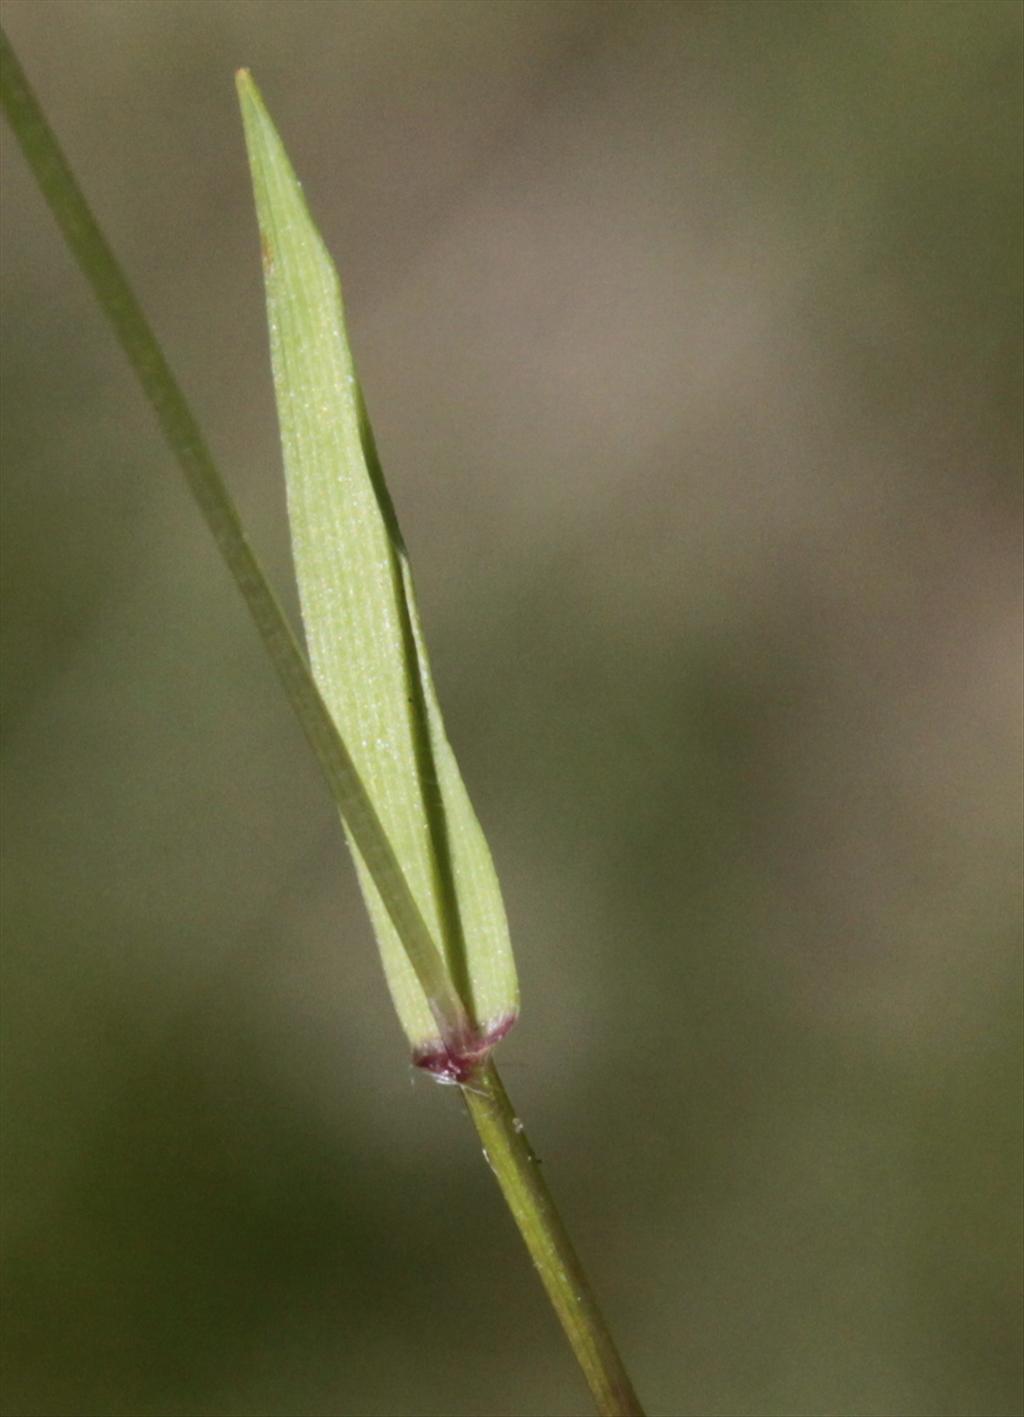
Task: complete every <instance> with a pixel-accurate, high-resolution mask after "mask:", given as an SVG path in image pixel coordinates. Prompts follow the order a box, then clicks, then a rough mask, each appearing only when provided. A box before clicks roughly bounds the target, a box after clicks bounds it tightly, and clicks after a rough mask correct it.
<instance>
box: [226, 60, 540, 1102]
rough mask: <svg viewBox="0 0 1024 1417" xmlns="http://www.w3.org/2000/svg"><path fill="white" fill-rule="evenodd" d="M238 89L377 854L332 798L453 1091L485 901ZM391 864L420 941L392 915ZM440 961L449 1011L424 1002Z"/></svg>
mask: <svg viewBox="0 0 1024 1417" xmlns="http://www.w3.org/2000/svg"><path fill="white" fill-rule="evenodd" d="M238 90H239V96H240V99H241V104H242V116H243V120H244V124H245V137H246V145H247V148H248V152H249V164H250V167H251V169H252V179H253V189H254V192H255V198H256V211H257V216H258V219H259V228H260V239H261V245H262V250H263V270H264V275H265V279H266V288H267V309H268V316H269V323H270V349H271V360H272V364H273V371H274V386H275V390H276V394H277V408H278V417H279V421H280V425H281V442H282V445H283V449H284V464H285V476H286V480H287V487H288V517H289V522H290V525H291V536H292V547H293V554H294V558H295V569H296V574H297V577H298V583H299V593H300V599H301V603H302V618H303V622H304V625H305V630H306V639H307V643H308V645H309V652H310V659H311V662H312V667H313V673H314V676H315V678H316V680H317V683H318V685H319V688H320V691H321V693H322V694H323V696H324V699H325V700H326V702H327V705H328V707H329V709H330V710H331V713H332V714H333V716H334V718H335V721H336V723H337V725H338V728H339V731H340V733H341V736H342V738H343V739H344V741H345V743H346V744H347V746H348V750H349V753H350V755H351V757H352V760H353V762H354V764H355V768H356V770H357V772H358V774H359V777H360V778H361V780H362V784H363V786H364V787H365V789H366V793H367V794H368V796H369V798H370V801H371V802H372V804H373V806H374V808H375V809H376V815H377V818H378V819H379V822H380V826H381V827H382V828H383V831H384V834H385V835H386V837H387V839H388V840H387V842H386V843H384V847H385V848H387V847H388V845H389V846H390V850H387V849H385V850H383V851H382V852H377V853H375V852H374V850H373V849H372V848H373V845H374V843H373V842H372V841H368V840H367V839H366V838H365V836H361V835H360V833H359V831H358V830H357V824H356V823H354V822H353V821H352V820H351V819H350V817H349V814H348V813H347V812H346V810H345V807H344V805H343V807H342V818H343V821H344V822H345V828H346V833H347V834H348V838H349V844H350V845H351V847H352V851H353V855H354V857H355V861H356V866H357V868H358V872H359V879H360V883H361V885H362V889H363V894H364V896H365V898H366V903H367V906H368V908H369V912H370V917H371V919H372V921H373V926H374V930H375V932H376V935H377V940H378V943H379V945H380V951H381V956H382V958H383V962H384V970H385V973H386V975H387V980H388V985H389V987H390V989H391V994H392V997H393V999H394V1002H395V1007H396V1008H397V1010H398V1014H399V1018H400V1019H401V1022H402V1026H403V1027H404V1029H405V1031H406V1033H407V1035H408V1037H409V1041H410V1043H411V1044H412V1048H413V1055H414V1057H415V1058H416V1059H417V1061H418V1062H420V1063H421V1064H422V1065H423V1066H425V1067H427V1068H428V1069H429V1070H430V1071H432V1072H434V1073H435V1074H436V1075H437V1076H438V1077H440V1078H441V1079H443V1080H446V1081H465V1080H466V1078H467V1077H468V1076H469V1075H470V1073H471V1072H472V1070H473V1068H474V1066H475V1065H476V1063H477V1062H478V1061H479V1060H481V1059H482V1058H483V1057H484V1056H485V1055H486V1053H487V1051H488V1050H489V1048H490V1047H491V1046H493V1044H494V1043H495V1042H496V1041H497V1040H498V1039H499V1038H500V1037H502V1036H503V1035H504V1034H505V1033H506V1032H507V1031H508V1029H509V1028H510V1027H511V1025H512V1024H513V1022H514V1021H515V1017H516V1013H517V1009H518V992H517V987H516V977H515V967H514V965H513V962H512V952H511V947H510V944H509V938H508V927H507V925H506V921H505V912H504V909H503V907H502V902H501V893H500V890H499V887H498V882H497V877H496V876H495V872H494V867H493V865H492V863H491V857H490V852H489V851H488V849H487V843H486V841H485V840H484V837H483V833H482V832H481V830H480V826H479V823H478V822H477V819H476V816H475V814H474V812H473V808H472V805H471V804H470V801H469V798H468V796H467V794H466V789H465V787H464V785H463V782H462V778H461V776H460V774H459V769H458V765H457V764H456V762H455V758H454V756H453V754H452V750H451V748H450V746H449V744H448V740H447V738H446V737H445V732H444V725H443V723H442V720H441V712H440V709H439V708H438V703H437V697H436V694H435V692H434V686H433V683H432V681H431V677H430V668H429V665H428V663H427V655H426V649H425V647H424V642H423V635H422V631H421V628H420V621H419V614H418V612H417V609H416V601H415V597H414V594H413V587H412V579H411V576H410V573H409V563H408V559H407V556H406V552H405V547H404V545H403V542H402V538H401V534H400V532H399V530H398V523H397V521H396V518H395V513H394V508H393V507H392V505H391V501H390V498H389V496H388V493H387V489H386V487H385V485H384V480H383V476H382V473H381V469H380V464H379V462H378V459H377V453H376V448H375V446H374V442H373V435H372V433H371V431H370V426H369V422H368V420H367V416H366V410H365V406H364V404H363V399H362V394H361V391H360V388H359V383H358V380H357V378H356V373H355V368H354V365H353V362H352V355H351V352H350V350H349V346H348V339H347V337H346V333H345V321H344V313H343V308H342V301H341V289H340V286H339V283H338V277H337V273H336V271H335V269H334V265H333V263H332V261H331V259H330V256H329V255H328V254H327V250H326V248H325V246H324V244H323V242H322V240H321V238H320V235H319V233H318V232H317V230H316V227H315V226H314V224H313V222H312V219H311V217H310V215H309V211H308V209H307V207H306V203H305V199H304V198H303V195H302V190H301V188H300V186H299V183H298V181H297V179H296V177H295V174H294V172H293V171H292V168H291V165H290V163H289V161H288V158H287V155H286V154H285V151H284V148H283V146H282V144H281V140H280V138H279V137H278V135H277V132H276V130H275V128H274V126H273V124H272V123H271V121H270V118H269V116H268V114H267V111H266V109H265V108H264V106H263V102H262V99H261V98H260V95H259V92H258V90H257V88H256V86H255V84H254V83H253V81H252V79H251V78H250V77H249V75H248V73H246V72H245V71H244V70H243V71H242V72H241V73H240V74H239V76H238ZM375 854H376V855H377V856H381V857H382V858H384V859H385V868H384V869H381V867H380V865H379V862H376V861H375V860H374V859H372V858H373V857H374V855H375ZM389 862H390V865H391V867H392V869H391V870H390V873H389V869H388V864H389ZM395 862H397V868H398V869H399V870H400V872H401V875H402V877H404V882H405V883H407V885H408V888H409V890H410V891H411V894H412V897H413V899H414V901H415V903H416V905H417V906H418V908H419V914H420V915H421V916H422V921H424V922H426V927H427V930H428V931H429V934H430V936H431V938H432V941H433V942H434V944H433V947H432V946H431V942H430V940H426V941H425V940H423V939H422V938H420V937H419V936H418V935H417V933H416V931H415V930H410V929H409V928H408V925H407V922H406V918H405V916H404V915H403V913H402V911H401V910H400V909H396V901H395V900H394V899H393V898H392V897H393V896H394V895H398V896H401V894H402V883H401V882H399V883H398V889H397V891H396V890H395V889H394V886H395V880H394V869H393V867H394V863H395ZM399 904H400V902H399ZM421 923H422V922H421ZM420 934H422V932H420ZM438 966H440V969H441V970H442V971H443V973H444V975H445V979H444V981H443V982H444V984H445V985H446V987H447V990H448V993H449V996H450V998H451V999H452V1000H454V1006H447V1007H445V1006H443V1004H442V1006H441V1007H439V1006H438V1001H437V995H438V981H437V979H436V977H435V975H436V972H437V969H438ZM442 992H443V991H442Z"/></svg>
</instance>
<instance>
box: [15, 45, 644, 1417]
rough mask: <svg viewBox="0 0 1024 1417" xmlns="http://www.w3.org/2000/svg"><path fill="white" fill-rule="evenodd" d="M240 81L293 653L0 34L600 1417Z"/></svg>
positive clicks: (421, 722)
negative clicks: (296, 602)
mask: <svg viewBox="0 0 1024 1417" xmlns="http://www.w3.org/2000/svg"><path fill="white" fill-rule="evenodd" d="M238 87H239V95H240V100H241V104H242V113H243V120H244V127H245V134H246V142H247V147H248V152H249V159H250V166H251V170H252V175H253V186H254V192H255V197H256V208H257V215H258V220H259V226H260V233H261V246H262V252H263V262H264V272H265V277H266V285H267V301H268V313H269V323H270V336H271V352H272V361H273V367H274V378H275V390H276V397H277V403H278V414H279V421H280V425H281V433H282V443H283V448H284V460H285V470H286V478H287V485H288V503H289V521H290V527H291V535H292V544H293V551H294V559H295V565H296V572H297V577H298V582H299V590H300V598H301V603H302V611H303V620H304V627H305V632H306V640H307V643H308V645H309V649H310V658H311V665H310V663H308V662H307V660H306V657H305V655H304V654H303V651H302V649H301V647H300V644H299V641H298V638H297V636H296V635H295V633H294V632H293V630H292V628H291V626H290V625H289V623H288V621H287V619H286V617H285V615H284V614H283V612H282V610H281V607H280V604H279V602H278V600H277V597H276V596H275V594H274V592H273V590H272V589H271V587H270V585H269V583H268V581H267V578H266V576H265V575H264V573H263V571H262V569H261V567H260V564H259V562H258V560H257V558H256V555H255V553H254V552H253V550H252V548H251V546H250V545H249V542H248V540H247V537H246V535H245V531H244V528H243V526H242V523H241V520H240V518H239V515H238V512H237V510H236V508H235V506H234V503H233V501H232V499H231V496H230V494H229V492H228V490H227V487H226V485H225V483H224V480H223V478H222V477H221V475H220V473H219V471H218V469H217V467H216V464H215V462H214V459H213V457H212V455H211V453H210V451H209V449H208V447H207V445H206V442H205V440H204V438H203V436H202V433H201V430H200V429H199V427H198V425H197V423H196V420H195V418H194V416H193V415H192V412H191V410H190V408H189V406H188V403H187V401H186V399H185V397H184V395H183V393H182V391H181V389H180V387H179V385H178V383H177V381H176V379H175V377H174V375H173V373H172V372H171V370H170V368H169V366H168V364H167V361H166V359H165V357H164V355H163V353H162V351H161V348H160V346H159V343H158V342H157V340H156V338H155V336H154V334H153V332H152V330H151V328H150V326H149V323H148V321H147V320H146V317H145V315H144V314H143V311H142V309H141V307H140V305H139V303H138V301H137V299H136V297H135V295H134V293H133V292H132V290H131V288H130V286H129V284H128V282H127V279H126V277H125V275H124V273H123V272H122V270H121V267H120V265H119V263H118V261H117V259H116V257H115V256H114V254H113V252H112V250H111V249H110V247H109V245H108V243H107V241H106V239H105V238H104V236H103V234H102V232H101V231H100V229H99V227H98V225H97V224H96V222H95V220H94V218H93V216H92V213H91V211H90V209H89V207H88V204H87V202H86V200H85V198H84V196H83V194H82V192H81V190H80V188H79V187H78V184H77V182H76V180H75V178H74V175H73V174H72V172H71V170H70V168H69V166H68V164H67V162H66V160H65V158H64V156H63V154H62V152H61V149H60V147H59V145H58V143H57V140H56V138H55V136H54V134H53V132H52V131H51V129H50V127H49V124H48V123H47V121H46V118H45V115H44V114H43V112H42V110H41V109H40V107H39V105H38V103H37V101H36V99H35V97H34V96H33V94H32V92H31V89H30V87H29V85H28V82H27V80H26V78H25V75H24V73H23V72H22V70H21V67H20V65H19V63H18V61H17V58H16V56H15V55H14V53H13V51H12V49H11V47H10V45H9V43H8V42H7V39H6V37H5V36H3V35H2V33H0V97H2V102H3V106H4V109H5V111H6V114H7V117H8V119H9V121H10V123H11V126H12V128H13V130H14V132H15V134H16V136H17V139H18V141H19V143H20V145H21V148H22V150H23V152H24V154H25V157H26V159H27V161H28V163H29V166H30V168H31V170H32V172H33V174H34V175H35V178H36V180H37V182H38V184H39V186H40V188H41V190H42V192H43V195H44V196H45V198H46V200H47V202H48V204H49V206H50V208H51V210H52V212H53V214H54V216H55V218H56V220H57V222H58V225H59V226H60V229H61V231H62V233H63V235H64V238H65V240H66V242H67V244H68V246H69V248H70V249H71V251H72V252H73V254H74V256H75V258H76V259H77V261H78V262H79V265H80V266H81V268H82V271H83V273H84V274H85V276H86V278H87V280H88V281H89V283H90V285H91V286H92V289H93V292H94V294H95V296H96V299H97V301H98V303H99V305H100V306H101V308H102V310H103V311H104V313H105V315H106V316H107V318H108V320H109V321H110V323H111V325H112V327H113V330H114V332H115V334H116V336H117V338H118V340H119V341H120V343H121V345H122V347H123V349H124V351H125V353H126V355H127V356H128V360H129V362H130V364H131V367H132V369H133V370H134V372H135V374H136V377H137V378H138V380H139V382H140V384H141V386H142V389H143V392H144V393H145V395H146V397H147V399H148V400H149V402H150V404H151V405H152V407H153V409H154V412H155V414H156V416H157V420H158V422H159V425H160V428H161V430H162V432H163V435H164V437H165V439H166V441H167V443H168V445H169V447H170V449H171V451H172V452H173V454H174V456H175V458H176V460H177V462H178V464H179V466H180V467H181V470H182V472H183V473H184V476H185V479H186V481H187V483H188V486H189V489H190V491H191V493H192V495H193V497H194V498H195V500H196V502H197V504H198V506H199V509H200V511H201V512H202V515H203V517H204V519H205V520H206V523H207V525H208V527H209V529H210V531H211V533H212V535H213V537H214V539H215V541H216V543H217V546H218V548H219V550H220V552H221V555H222V556H223V559H224V561H225V564H226V565H227V567H228V569H229V571H230V573H231V575H232V577H233V578H234V580H235V583H236V585H237V586H238V588H239V590H240V592H241V594H242V596H243V598H244V600H245V603H246V605H247V607H248V609H249V612H250V614H251V616H252V619H253V622H254V624H255V625H256V628H257V630H258V632H259V634H260V636H261V638H262V640H263V643H264V646H265V648H266V650H267V653H268V655H269V657H270V660H271V662H272V664H273V666H274V668H275V670H276V672H277V674H278V676H279V678H280V680H281V682H282V684H283V686H284V688H285V692H286V693H287V695H288V698H289V700H290V702H291V705H292V707H293V709H294V711H295V713H296V715H297V717H298V718H299V721H300V722H301V724H302V727H303V729H304V730H305V733H306V736H307V738H308V740H309V743H310V745H311V747H312V748H313V750H314V752H315V753H316V756H317V758H318V760H319V763H320V765H321V768H322V770H323V773H324V776H325V778H326V780H327V783H328V786H329V788H330V790H331V793H332V795H333V797H334V799H335V801H336V803H337V806H338V809H339V811H340V813H341V817H342V821H343V823H344V828H345V832H346V835H347V837H348V839H349V842H350V845H351V847H352V851H353V855H354V857H355V860H356V865H357V869H358V872H359V877H360V882H361V885H362V888H363V892H364V895H365V898H366V901H367V905H368V908H369V912H370V916H371V919H372V921H373V924H374V929H375V933H376V935H377V939H378V943H379V945H380V949H381V955H382V960H383V963H384V969H385V973H386V975H387V979H388V983H389V987H390V989H391V993H392V997H393V999H394V1001H395V1006H396V1009H397V1011H398V1014H399V1018H400V1020H401V1023H402V1025H403V1028H404V1029H405V1032H406V1034H407V1036H408V1039H409V1042H410V1046H411V1049H412V1053H413V1058H414V1061H416V1062H417V1063H418V1064H419V1065H420V1066H421V1067H423V1068H425V1069H426V1070H427V1071H428V1072H430V1073H431V1074H432V1075H433V1076H435V1077H436V1078H437V1079H438V1081H441V1082H445V1083H449V1084H452V1085H454V1086H456V1087H458V1088H459V1089H460V1091H461V1094H462V1096H463V1098H464V1100H465V1103H466V1107H467V1110H468V1113H469V1116H470V1117H471V1118H472V1121H473V1123H474V1125H475V1126H476V1128H477V1131H478V1133H479V1136H480V1138H481V1141H482V1144H483V1148H484V1152H485V1155H486V1158H487V1160H488V1162H489V1164H490V1167H491V1169H492V1171H493V1172H494V1174H495V1176H496V1178H497V1180H498V1184H499V1186H500V1188H501V1191H502V1194H503V1196H504V1198H505V1201H506V1203H507V1204H508V1207H509V1209H510V1211H511V1213H512V1215H513V1217H514V1219H515V1222H516V1224H517V1226H518V1227H519V1230H520V1232H521V1234H522V1237H523V1239H524V1241H525V1243H526V1246H527V1249H528V1250H529V1253H530V1255H531V1257H532V1259H533V1262H534V1264H535V1266H536V1268H537V1271H538V1274H539V1275H540V1278H541V1281H542V1283H543V1284H544V1287H545V1289H546V1291H547V1293H548V1296H549V1298H550V1300H551V1303H552V1305H553V1307H554V1309H555V1311H556V1313H557V1315H558V1318H559V1320H560V1322H561V1324H562V1326H563V1329H564V1330H565V1333H566V1335H567V1337H568V1339H569V1342H570V1344H571V1346H572V1348H573V1351H574V1353H575V1355H576V1358H577V1360H578V1362H579V1364H580V1366H581V1368H582V1370H583V1373H584V1376H585V1378H586V1381H587V1383H588V1385H589V1387H590V1390H591V1393H592V1396H593V1399H594V1403H595V1406H596V1408H597V1410H598V1412H599V1413H601V1414H605V1415H606V1417H631V1414H640V1413H641V1407H640V1404H639V1401H638V1399H637V1397H636V1394H635V1392H634V1390H633V1387H632V1384H631V1382H630V1379H629V1377H628V1375H627V1373H626V1370H625V1368H624V1366H623V1363H622V1361H621V1358H620V1357H619V1354H618V1351H617V1349H616V1346H615V1343H614V1341H613V1339H612V1336H611V1333H610V1331H609V1329H608V1326H607V1324H606V1322H605V1320H604V1318H603V1316H602V1314H601V1312H600V1309H599V1308H598V1305H597V1303H596V1300H595V1298H594V1296H593V1292H592V1290H591V1288H590V1285H589V1283H588V1280H587V1278H586V1275H585V1274H584V1272H583V1269H582V1267H581V1265H580V1262H579V1260H578V1258H577V1256H576V1254H575V1251H574V1249H573V1247H572V1244H571V1242H570V1241H569V1238H568V1235H567V1233H566V1231H565V1228H564V1226H563V1224H562V1222H561V1220H560V1218H559V1215H558V1212H557V1210H556V1208H555V1206H554V1203H553V1201H552V1199H551V1196H550V1194H549V1192H548V1190H547V1187H546V1185H545V1183H544V1181H543V1179H542V1178H541V1175H540V1171H539V1168H538V1165H537V1163H536V1160H535V1157H534V1154H533V1152H532V1150H531V1148H530V1144H529V1142H528V1140H527V1137H526V1133H525V1131H524V1129H523V1125H522V1123H521V1121H520V1120H519V1118H518V1117H517V1115H516V1113H515V1110H514V1108H513V1106H512V1104H511V1102H510V1101H509V1098H508V1096H507V1094H506V1092H505V1089H504V1087H503V1085H502V1082H501V1079H500V1077H499V1075H498V1071H497V1068H496V1066H495V1063H494V1060H493V1058H492V1056H491V1053H492V1049H493V1048H494V1046H495V1045H496V1043H497V1042H499V1041H500V1039H501V1037H503V1036H504V1034H505V1033H506V1032H507V1031H508V1029H509V1028H510V1027H511V1026H512V1025H513V1023H514V1022H515V1018H516V1015H517V1012H518V1005H519V1000H518V988H517V984H516V975H515V968H514V965H513V961H512V953H511V946H510V944H509V939H508V931H507V926H506V924H505V915H504V910H503V907H502V902H501V896H500V891H499V888H498V883H497V878H496V876H495V873H494V869H493V866H492V864H491V859H490V855H489V852H488V849H487V845H486V842H485V841H484V838H483V834H482V832H481V831H480V827H479V824H478V823H477V820H476V817H475V815H474V813H473V810H472V807H471V805H470V803H469V799H468V796H467V795H466V792H465V788H464V787H463V784H462V780H461V777H460V775H459V771H458V767H457V765H456V763H455V759H454V756H453V754H452V752H451V749H450V747H449V745H448V742H447V739H446V737H445V734H444V728H443V724H442V721H441V715H440V709H439V707H438V704H437V700H436V696H435V694H434V690H433V685H432V682H431V679H430V672H429V666H428V663H427V657H426V649H425V644H424V640H423V635H422V630H421V626H420V622H419V616H418V612H417V610H416V604H415V597H414V593H413V587H412V580H411V575H410V572H409V567H408V561H407V558H406V555H405V549H404V546H403V543H402V540H401V536H400V533H399V531H398V524H397V520H396V518H395V515H394V510H393V508H392V505H391V502H390V499H389V497H388V494H387V490H386V487H385V485H384V480H383V475H382V473H381V469H380V464H379V460H378V458H377V454H376V450H375V446H374V442H373V435H372V432H371V429H370V425H369V420H368V417H367V414H366V408H365V404H364V401H363V397H362V393H361V391H360V388H359V384H358V379H357V377H356V373H355V368H354V364H353V361H352V356H351V353H350V350H349V346H348V340H347V336H346V333H345V326H344V315H343V310H342V305H341V295H340V288H339V285H338V281H337V276H336V274H335V271H334V267H333V264H332V263H331V260H330V258H329V256H328V254H327V252H326V250H325V248H324V246H323V243H322V241H321V240H320V237H319V235H318V233H317V231H316V228H315V226H314V225H313V222H312V220H311V219H310V216H309V213H308V210H307V207H306V203H305V201H304V199H303V197H302V194H301V190H300V188H299V185H298V182H297V180H296V178H295V175H294V173H293V172H292V169H291V166H290V164H289V162H288V159H287V156H286V154H285V151H284V148H283V146H282V144H281V142H280V139H279V138H278V135H277V133H276V131H275V129H274V127H273V124H272V123H271V121H270V118H269V116H268V114H267V112H266V109H265V107H264V105H263V103H262V100H261V98H260V96H259V93H258V92H257V89H256V87H255V84H254V83H253V82H252V80H251V78H250V77H249V76H248V74H246V73H245V72H244V71H243V72H241V73H240V74H239V76H238Z"/></svg>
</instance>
